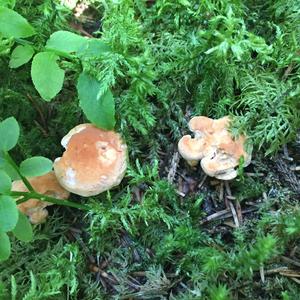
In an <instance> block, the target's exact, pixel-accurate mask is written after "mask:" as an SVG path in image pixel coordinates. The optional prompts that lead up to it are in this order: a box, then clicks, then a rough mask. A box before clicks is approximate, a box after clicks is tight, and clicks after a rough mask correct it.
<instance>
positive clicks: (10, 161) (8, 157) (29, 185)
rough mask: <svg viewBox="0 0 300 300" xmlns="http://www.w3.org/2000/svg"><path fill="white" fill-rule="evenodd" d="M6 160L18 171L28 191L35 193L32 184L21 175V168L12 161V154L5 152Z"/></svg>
mask: <svg viewBox="0 0 300 300" xmlns="http://www.w3.org/2000/svg"><path fill="white" fill-rule="evenodd" d="M5 159H6V160H7V162H8V163H9V164H10V165H11V166H12V167H13V168H14V169H15V170H16V172H17V173H18V175H19V176H20V177H21V179H22V181H23V182H24V184H25V186H26V187H27V189H28V190H29V191H30V192H34V188H33V187H32V185H31V184H30V182H29V181H28V180H27V178H26V177H25V176H23V175H22V174H21V172H20V169H19V167H18V166H17V164H16V163H15V161H14V160H13V159H12V157H11V156H10V154H9V153H8V152H5Z"/></svg>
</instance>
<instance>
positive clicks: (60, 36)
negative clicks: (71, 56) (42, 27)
mask: <svg viewBox="0 0 300 300" xmlns="http://www.w3.org/2000/svg"><path fill="white" fill-rule="evenodd" d="M87 42H88V39H86V38H84V37H83V36H80V35H78V34H75V33H72V32H69V31H63V30H61V31H56V32H54V33H53V34H51V36H50V38H49V40H48V41H47V44H46V48H47V49H53V50H57V51H62V52H67V53H72V52H77V51H78V50H79V49H81V48H82V47H83V46H84V45H85V44H87Z"/></svg>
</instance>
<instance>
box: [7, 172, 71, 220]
mask: <svg viewBox="0 0 300 300" xmlns="http://www.w3.org/2000/svg"><path fill="white" fill-rule="evenodd" d="M27 179H28V181H29V182H30V184H31V185H32V187H33V189H34V190H35V191H36V192H37V193H39V194H43V195H48V196H51V197H55V198H58V199H68V197H69V195H70V193H69V192H68V191H66V190H65V189H63V188H62V187H61V186H60V184H59V183H58V181H57V179H56V177H55V174H54V172H49V173H47V174H45V175H42V176H37V177H31V178H27ZM12 191H15V192H28V189H27V187H26V186H25V185H24V183H23V181H22V180H16V181H14V182H13V183H12ZM49 205H53V204H52V203H49V202H45V201H40V200H38V199H29V200H27V201H26V202H23V203H21V204H19V205H18V209H19V210H20V211H21V212H22V213H24V214H25V215H27V216H29V219H30V222H31V223H32V224H39V223H43V222H44V221H45V220H46V218H47V216H48V211H47V210H46V209H45V207H47V206H49Z"/></svg>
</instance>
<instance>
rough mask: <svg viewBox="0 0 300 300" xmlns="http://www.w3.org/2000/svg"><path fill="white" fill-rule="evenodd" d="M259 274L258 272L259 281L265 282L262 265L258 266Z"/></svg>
mask: <svg viewBox="0 0 300 300" xmlns="http://www.w3.org/2000/svg"><path fill="white" fill-rule="evenodd" d="M259 274H260V278H261V282H262V283H265V272H264V267H263V266H260V268H259Z"/></svg>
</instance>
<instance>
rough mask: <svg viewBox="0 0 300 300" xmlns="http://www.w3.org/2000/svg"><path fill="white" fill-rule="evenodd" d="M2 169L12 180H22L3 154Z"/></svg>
mask: <svg viewBox="0 0 300 300" xmlns="http://www.w3.org/2000/svg"><path fill="white" fill-rule="evenodd" d="M0 169H1V170H3V171H4V172H5V173H6V174H7V175H8V176H9V177H10V178H11V179H12V180H16V179H20V176H19V174H18V172H17V171H16V170H15V169H14V168H13V167H12V165H10V164H9V163H8V162H7V161H6V160H5V159H4V157H3V156H2V154H1V153H0Z"/></svg>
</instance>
